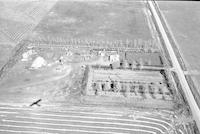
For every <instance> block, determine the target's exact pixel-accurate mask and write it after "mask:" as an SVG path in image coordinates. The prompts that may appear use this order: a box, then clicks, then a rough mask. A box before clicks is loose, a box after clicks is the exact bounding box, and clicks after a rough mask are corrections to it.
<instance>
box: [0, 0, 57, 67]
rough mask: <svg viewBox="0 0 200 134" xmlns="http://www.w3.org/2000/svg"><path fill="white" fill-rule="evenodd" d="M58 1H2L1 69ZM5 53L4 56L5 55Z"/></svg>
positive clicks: (0, 22)
mask: <svg viewBox="0 0 200 134" xmlns="http://www.w3.org/2000/svg"><path fill="white" fill-rule="evenodd" d="M55 2H56V1H52V2H45V1H39V2H36V1H35V2H34V1H24V0H20V1H17V0H12V1H6V0H1V1H0V10H1V12H0V69H1V68H2V67H3V65H4V64H5V63H6V62H7V61H8V58H9V57H11V56H12V53H11V52H12V50H14V47H15V46H16V45H18V43H19V42H21V41H22V40H23V39H25V38H26V37H27V36H28V35H29V34H30V33H31V31H32V30H33V29H34V28H35V27H36V26H37V24H38V23H39V22H40V20H41V19H42V18H43V17H44V15H45V14H46V13H47V12H48V11H49V9H50V8H51V7H52V6H53V5H54V3H55ZM3 55H4V56H3Z"/></svg>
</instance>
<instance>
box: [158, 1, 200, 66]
mask: <svg viewBox="0 0 200 134" xmlns="http://www.w3.org/2000/svg"><path fill="white" fill-rule="evenodd" d="M158 3H159V7H160V9H161V11H162V12H163V14H164V16H165V18H166V20H167V22H168V25H169V26H170V29H171V31H172V33H173V35H174V36H175V39H176V41H177V43H178V44H177V45H178V48H179V50H180V52H181V56H182V57H183V58H184V61H185V63H186V66H187V68H188V69H189V70H200V62H199V59H200V55H199V53H200V49H199V48H200V47H199V42H200V38H199V36H198V35H199V32H200V19H199V18H200V12H199V9H200V8H199V6H200V3H199V2H194V1H193V2H188V1H184V2H177V1H173V2H165V1H162V2H158Z"/></svg>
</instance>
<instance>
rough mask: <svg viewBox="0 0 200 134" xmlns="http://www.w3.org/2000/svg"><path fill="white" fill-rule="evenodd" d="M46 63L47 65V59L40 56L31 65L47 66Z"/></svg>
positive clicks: (32, 66) (35, 67)
mask: <svg viewBox="0 0 200 134" xmlns="http://www.w3.org/2000/svg"><path fill="white" fill-rule="evenodd" d="M46 65H47V62H46V60H45V59H44V58H43V57H41V56H38V57H37V58H35V60H34V61H33V63H32V65H31V68H34V69H38V68H40V67H42V66H46Z"/></svg>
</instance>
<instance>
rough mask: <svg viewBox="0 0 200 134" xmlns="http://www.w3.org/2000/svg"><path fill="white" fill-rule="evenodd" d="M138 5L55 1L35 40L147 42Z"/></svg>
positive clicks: (39, 27)
mask: <svg viewBox="0 0 200 134" xmlns="http://www.w3.org/2000/svg"><path fill="white" fill-rule="evenodd" d="M144 9H145V6H144V4H143V3H142V2H131V1H129V2H128V1H125V2H122V1H117V2H115V3H113V2H111V1H108V2H104V1H101V2H83V1H76V2H72V1H67V2H66V1H59V2H57V4H56V5H55V6H54V7H53V9H52V10H51V11H50V12H49V14H48V15H47V16H46V17H45V18H44V20H43V21H42V22H41V23H40V25H38V26H37V28H36V29H35V31H34V33H33V36H34V37H35V36H36V37H37V38H38V39H40V38H43V36H44V37H45V38H49V39H51V38H55V37H57V36H58V37H65V38H68V39H71V38H77V39H88V40H90V39H91V40H100V41H115V40H126V39H129V40H134V39H142V40H151V39H152V37H151V32H150V29H149V27H148V23H147V20H146V17H145V14H144Z"/></svg>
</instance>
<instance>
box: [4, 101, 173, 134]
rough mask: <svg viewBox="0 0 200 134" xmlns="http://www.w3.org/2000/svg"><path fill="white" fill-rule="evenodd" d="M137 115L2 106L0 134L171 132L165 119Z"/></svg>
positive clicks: (70, 109) (70, 108)
mask: <svg viewBox="0 0 200 134" xmlns="http://www.w3.org/2000/svg"><path fill="white" fill-rule="evenodd" d="M138 113H139V114H136V113H134V112H133V113H129V114H127V113H126V112H122V111H116V110H114V109H113V111H112V110H98V109H96V108H92V107H85V108H81V107H75V106H73V107H68V108H67V109H65V110H60V111H58V110H55V109H54V110H53V109H52V108H51V109H50V110H48V109H46V110H45V109H42V108H39V107H38V108H36V107H35V108H32V107H19V106H9V105H2V104H1V105H0V134H15V133H20V134H67V133H70V134H83V133H87V134H90V133H91V134H95V133H98V134H133V133H134V134H163V133H165V132H166V131H168V130H171V129H172V125H171V124H170V121H169V119H167V118H164V117H163V118H162V117H161V116H155V115H152V114H149V113H143V114H141V112H138ZM158 117H159V118H158Z"/></svg>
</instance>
